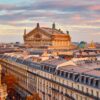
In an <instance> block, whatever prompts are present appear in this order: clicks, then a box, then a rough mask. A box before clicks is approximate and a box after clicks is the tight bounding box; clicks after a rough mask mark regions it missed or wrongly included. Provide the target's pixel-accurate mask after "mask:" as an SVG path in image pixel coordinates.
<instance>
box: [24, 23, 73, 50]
mask: <svg viewBox="0 0 100 100" xmlns="http://www.w3.org/2000/svg"><path fill="white" fill-rule="evenodd" d="M23 38H24V43H25V45H26V46H27V47H32V48H48V49H71V48H72V44H71V37H70V35H69V32H68V31H67V33H64V32H63V31H61V30H60V29H59V30H58V29H56V27H55V24H53V25H52V28H47V27H40V25H39V23H38V24H37V27H36V28H35V29H33V30H32V31H30V32H29V33H26V30H25V31H24V36H23Z"/></svg>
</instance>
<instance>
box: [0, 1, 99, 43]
mask: <svg viewBox="0 0 100 100" xmlns="http://www.w3.org/2000/svg"><path fill="white" fill-rule="evenodd" d="M99 16H100V1H99V0H96V1H95V0H84V1H83V0H80V1H78V0H70V1H67V2H66V0H42V1H41V0H34V1H31V0H17V1H16V0H10V1H9V0H0V42H5V43H8V42H9V43H10V42H17V41H18V42H23V34H24V29H25V28H26V29H27V32H29V31H31V30H32V29H34V27H36V23H38V22H39V23H40V26H41V27H52V23H53V22H55V23H56V27H57V29H59V28H60V29H61V30H63V31H64V32H66V31H67V30H68V31H69V34H70V35H71V38H72V42H73V41H75V42H79V41H86V42H91V41H92V40H93V41H94V42H99V43H100V17H99Z"/></svg>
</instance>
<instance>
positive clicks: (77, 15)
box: [72, 14, 81, 21]
mask: <svg viewBox="0 0 100 100" xmlns="http://www.w3.org/2000/svg"><path fill="white" fill-rule="evenodd" d="M72 19H73V20H77V21H79V20H81V16H80V15H79V14H76V15H74V16H73V17H72Z"/></svg>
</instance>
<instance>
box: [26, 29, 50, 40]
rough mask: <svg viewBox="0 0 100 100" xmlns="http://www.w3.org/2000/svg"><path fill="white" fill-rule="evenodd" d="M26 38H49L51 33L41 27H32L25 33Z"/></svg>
mask: <svg viewBox="0 0 100 100" xmlns="http://www.w3.org/2000/svg"><path fill="white" fill-rule="evenodd" d="M26 38H27V39H51V35H50V34H48V33H46V32H44V31H42V30H41V29H34V30H32V31H31V32H29V33H28V34H27V35H26Z"/></svg>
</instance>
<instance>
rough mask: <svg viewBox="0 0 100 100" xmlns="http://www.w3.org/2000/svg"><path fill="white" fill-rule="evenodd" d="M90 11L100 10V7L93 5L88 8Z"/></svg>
mask: <svg viewBox="0 0 100 100" xmlns="http://www.w3.org/2000/svg"><path fill="white" fill-rule="evenodd" d="M89 9H90V10H100V5H94V6H90V7H89Z"/></svg>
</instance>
